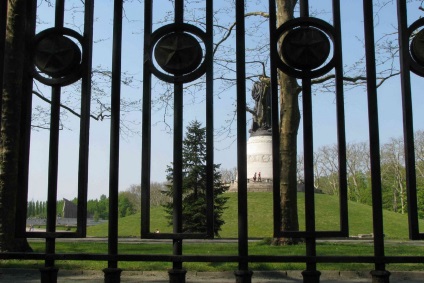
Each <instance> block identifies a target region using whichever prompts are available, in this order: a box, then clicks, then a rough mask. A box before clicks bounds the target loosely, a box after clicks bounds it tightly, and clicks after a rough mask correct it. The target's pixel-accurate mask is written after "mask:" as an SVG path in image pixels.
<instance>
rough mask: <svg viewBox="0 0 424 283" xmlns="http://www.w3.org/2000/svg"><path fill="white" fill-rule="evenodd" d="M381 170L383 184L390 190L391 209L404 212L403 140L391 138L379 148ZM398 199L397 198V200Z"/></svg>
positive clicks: (404, 173)
mask: <svg viewBox="0 0 424 283" xmlns="http://www.w3.org/2000/svg"><path fill="white" fill-rule="evenodd" d="M381 163H382V165H383V166H382V168H383V169H384V170H382V172H381V178H382V182H383V184H384V185H386V186H388V187H389V188H390V189H391V191H392V195H393V197H392V209H393V211H395V212H399V208H398V204H399V202H400V213H402V214H404V213H405V212H406V202H407V201H406V172H405V154H404V150H403V140H402V139H401V138H391V139H390V141H389V142H388V143H386V144H384V145H383V146H382V149H381ZM398 199H399V200H398Z"/></svg>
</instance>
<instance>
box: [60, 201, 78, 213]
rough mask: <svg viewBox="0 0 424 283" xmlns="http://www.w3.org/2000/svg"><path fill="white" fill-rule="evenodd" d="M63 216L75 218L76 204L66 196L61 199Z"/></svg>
mask: <svg viewBox="0 0 424 283" xmlns="http://www.w3.org/2000/svg"><path fill="white" fill-rule="evenodd" d="M62 215H63V218H77V215H78V206H77V205H76V204H75V203H73V202H72V201H70V200H67V199H66V198H64V199H63V211H62Z"/></svg>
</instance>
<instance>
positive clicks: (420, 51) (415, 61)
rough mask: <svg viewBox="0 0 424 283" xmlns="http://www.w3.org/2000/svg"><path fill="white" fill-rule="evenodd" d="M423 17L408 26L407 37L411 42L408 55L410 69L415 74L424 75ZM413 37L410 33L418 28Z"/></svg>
mask: <svg viewBox="0 0 424 283" xmlns="http://www.w3.org/2000/svg"><path fill="white" fill-rule="evenodd" d="M423 27H424V18H421V19H419V20H417V21H415V22H414V23H412V24H411V26H410V27H409V28H408V38H409V39H410V41H411V43H410V46H409V55H410V60H409V63H410V69H411V71H413V72H414V73H415V74H417V75H419V76H421V77H424V28H423ZM420 28H421V30H420V31H418V32H417V33H416V34H415V36H414V38H412V40H411V37H412V34H413V33H414V31H416V30H418V29H420Z"/></svg>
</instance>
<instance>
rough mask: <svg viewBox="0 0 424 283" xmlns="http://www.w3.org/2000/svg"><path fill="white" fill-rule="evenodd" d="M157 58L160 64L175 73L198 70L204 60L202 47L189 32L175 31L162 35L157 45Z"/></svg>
mask: <svg viewBox="0 0 424 283" xmlns="http://www.w3.org/2000/svg"><path fill="white" fill-rule="evenodd" d="M154 52H155V59H156V62H157V63H158V64H159V66H160V67H161V68H162V69H164V70H165V71H167V72H169V73H171V74H174V75H183V74H186V73H190V72H192V71H194V70H196V69H197V68H198V67H199V65H200V63H201V62H202V56H203V52H202V47H201V46H200V44H199V42H198V41H197V40H196V38H195V37H194V36H192V35H190V34H188V33H181V32H174V33H170V34H167V35H165V36H164V37H162V38H161V39H160V40H159V41H158V42H157V44H156V47H155V51H154Z"/></svg>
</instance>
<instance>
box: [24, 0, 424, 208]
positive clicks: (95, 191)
mask: <svg viewBox="0 0 424 283" xmlns="http://www.w3.org/2000/svg"><path fill="white" fill-rule="evenodd" d="M69 2H72V1H69ZM77 2H79V1H77ZM218 2H219V6H224V5H229V4H230V3H231V2H232V1H218ZM256 2H257V3H256ZM418 2H419V1H417V3H415V4H414V3H413V4H412V5H410V16H409V18H410V21H412V19H418V17H419V16H422V13H423V12H422V11H419V10H418V6H419V3H418ZM154 3H155V8H156V9H155V20H156V21H159V20H160V19H162V18H163V17H164V16H165V15H166V14H167V13H166V12H167V11H171V10H172V6H171V4H170V3H171V2H170V1H167V0H159V1H154ZM250 3H251V6H248V8H247V9H248V10H247V11H249V12H250V11H256V10H257V9H259V8H261V9H263V7H262V6H263V5H264V4H262V2H261V1H252V2H250ZM310 3H311V5H314V4H319V5H320V6H318V7H317V10H318V11H321V14H320V17H322V18H323V19H325V20H329V19H330V18H331V14H330V13H322V11H323V7H325V6H327V7H331V1H329V0H324V1H323V0H316V1H310ZM112 7H113V1H111V0H108V1H96V8H95V17H96V19H97V20H96V23H95V26H94V32H95V34H96V36H95V39H96V40H97V41H99V40H101V41H100V42H99V43H96V44H95V46H94V57H93V66H94V67H95V66H97V65H99V64H101V65H103V66H110V64H111V40H112ZM165 8H167V9H165ZM265 8H266V7H265ZM43 9H44V8H43ZM342 9H343V11H342V13H343V14H342V18H343V23H342V25H343V47H344V50H343V54H344V63H345V65H349V64H352V63H353V62H355V61H356V60H358V59H359V58H361V57H362V56H363V54H364V50H363V48H362V43H361V42H360V41H359V40H358V39H357V37H361V36H362V34H363V23H362V10H361V9H362V7H361V1H342ZM327 10H328V9H327ZM52 11H53V10H52V9H51V8H50V9H47V10H43V11H42V12H41V13H40V15H41V16H42V19H43V22H49V21H51V20H52V14H53V13H52ZM126 16H127V20H124V39H123V70H125V71H128V72H129V73H131V74H132V75H134V78H135V79H137V80H139V81H141V79H142V55H143V34H142V29H143V4H142V3H138V2H137V1H135V2H134V3H133V4H127V5H126ZM226 20H227V21H228V22H231V20H230V19H226ZM376 20H377V21H378V23H379V24H378V26H377V27H376V37H379V35H381V33H382V32H392V31H393V26H396V25H397V23H396V22H395V21H396V10H395V6H389V7H386V8H385V9H383V10H382V11H381V14H380V16H379V17H378V18H376ZM68 21H69V18H68ZM252 22H253V21H252ZM220 23H221V24H223V22H220ZM46 27H48V25H46V26H44V27H43V28H46ZM265 27H266V25H265ZM43 28H42V29H43ZM264 33H266V32H265V31H264ZM249 40H250V39H248V43H247V44H248V46H249ZM260 40H262V39H260ZM252 42H253V39H252ZM399 82H400V79H399V77H396V78H393V79H391V80H389V81H388V82H387V83H385V84H384V85H383V86H382V87H381V88H380V89H379V90H378V100H379V118H380V133H381V141H382V143H384V141H386V140H388V139H389V138H390V137H399V136H401V135H402V112H401V98H400V86H399V85H400V83H399ZM154 83H155V84H157V80H154ZM248 86H249V84H248ZM423 86H424V84H423V79H422V78H419V79H417V78H416V76H414V80H413V91H414V93H415V94H414V98H413V99H414V107H415V112H414V118H415V129H422V128H423V125H422V121H423V120H424V117H423V113H422V111H421V109H420V107H421V106H422V105H424V97H423V96H422V95H421V94H420V93H422V91H420V90H422V88H423ZM215 89H216V90H217V91H218V90H219V82H216V83H215ZM160 90H161V88H160V86H157V87H156V88H155V91H156V92H155V93H159V92H160ZM47 95H48V92H47ZM202 95H203V92H199V95H196V96H195V99H194V98H193V96H189V95H186V96H185V102H186V103H187V105H186V106H185V110H184V111H185V112H184V113H185V114H184V115H185V116H184V119H185V122H189V121H191V120H193V119H198V120H200V121H202V120H204V103H203V102H202V101H203V100H202ZM246 95H247V97H248V100H250V92H248V93H247V94H246ZM122 96H123V97H124V98H130V99H141V98H142V91H141V85H140V83H138V85H137V84H136V87H133V88H128V87H122ZM66 97H67V94H64V98H66ZM234 98H235V88H229V89H228V90H226V91H224V92H222V93H220V94H219V96H217V97H216V99H215V109H216V110H215V126H216V127H219V126H221V125H223V124H224V123H225V120H226V119H228V118H230V117H231V114H232V112H233V110H234V107H233V102H234ZM193 100H194V101H193ZM313 106H314V110H313V111H314V136H315V147H320V146H323V145H329V144H334V143H335V142H336V136H337V133H336V130H335V117H336V114H335V100H334V94H329V93H317V94H316V95H315V96H314V98H313ZM345 106H346V110H345V111H346V135H347V140H348V142H359V141H367V140H368V120H367V118H368V116H367V106H366V94H365V92H364V90H363V89H361V88H357V89H355V90H352V91H347V92H346V94H345ZM163 115H164V114H163V111H162V110H157V109H154V111H153V117H152V118H153V121H154V122H155V125H154V127H153V128H152V137H153V142H152V157H153V158H152V173H151V174H152V178H151V179H152V181H158V182H161V181H164V180H165V169H166V166H167V165H169V164H170V162H171V161H172V136H171V135H170V134H169V133H168V132H167V130H166V127H165V125H164V123H161V121H162V120H163V117H164V116H163ZM247 117H248V118H249V119H250V115H249V114H247ZM127 119H130V120H132V121H133V122H135V123H136V124H135V125H136V126H134V129H136V130H141V128H140V126H137V123H141V112H132V113H129V114H128V116H127ZM167 122H168V123H170V124H172V118H170V117H168V118H167ZM66 123H67V124H66V125H67V126H68V127H69V128H70V130H64V131H61V136H60V142H61V144H60V162H59V183H58V187H59V189H58V198H59V199H60V198H62V197H65V198H70V199H72V198H74V197H76V194H77V168H78V160H77V158H78V136H79V133H78V131H79V129H78V119H77V118H75V117H73V116H72V115H68V118H67V120H66ZM109 124H110V121H109V120H105V121H102V122H98V121H94V120H91V132H90V161H89V165H90V167H89V184H88V187H89V193H88V196H89V198H90V199H92V198H98V197H99V196H100V195H101V194H106V195H107V194H108V188H109V176H108V174H109ZM234 126H235V124H234ZM300 133H301V131H300ZM299 145H300V147H299V152H301V151H302V149H301V146H302V137H301V135H299ZM47 148H48V132H47V131H38V132H36V131H33V133H32V142H31V165H30V185H29V189H30V190H29V199H30V200H31V199H39V200H44V199H46V195H47V194H46V188H47V164H48V155H47ZM120 152H121V159H120V176H119V189H120V190H125V189H126V188H128V187H129V186H130V185H131V184H139V183H140V178H141V173H140V171H141V166H140V164H141V137H140V135H132V136H126V137H125V138H124V139H122V140H121V144H120ZM215 163H220V164H222V167H223V168H228V169H230V168H233V167H235V166H236V143H235V142H234V138H231V139H225V140H223V141H221V138H218V137H217V139H216V149H215Z"/></svg>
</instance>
